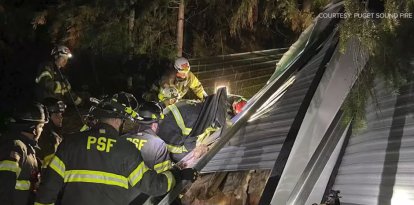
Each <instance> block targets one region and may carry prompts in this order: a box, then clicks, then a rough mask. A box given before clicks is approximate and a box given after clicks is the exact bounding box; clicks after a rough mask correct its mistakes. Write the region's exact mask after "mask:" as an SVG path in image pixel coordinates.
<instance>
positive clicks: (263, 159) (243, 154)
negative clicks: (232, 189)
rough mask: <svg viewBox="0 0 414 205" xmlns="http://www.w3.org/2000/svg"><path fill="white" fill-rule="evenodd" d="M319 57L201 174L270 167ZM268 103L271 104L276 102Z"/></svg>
mask: <svg viewBox="0 0 414 205" xmlns="http://www.w3.org/2000/svg"><path fill="white" fill-rule="evenodd" d="M321 57H322V56H317V57H315V58H313V59H312V60H311V61H310V62H309V63H308V64H307V66H306V67H305V68H303V70H301V71H300V72H299V73H298V74H297V75H296V80H295V82H294V83H293V84H292V85H291V87H289V88H288V89H287V91H286V93H285V94H284V95H283V96H282V97H281V99H280V100H279V101H278V102H276V103H275V104H273V105H272V106H270V107H269V110H268V112H267V113H265V114H264V115H262V116H260V117H259V118H258V119H256V120H254V121H250V122H248V124H247V125H246V126H245V127H244V128H243V129H241V130H239V131H238V132H237V134H235V136H233V138H232V139H231V140H230V142H229V144H228V145H227V146H226V147H224V148H223V149H222V150H220V152H219V153H218V154H217V155H215V156H214V158H213V159H212V160H211V161H210V162H209V163H208V165H207V166H206V167H204V169H203V172H212V171H217V170H220V171H234V170H249V169H270V168H272V167H273V165H274V162H275V160H276V158H277V156H278V154H279V151H280V149H281V147H282V144H283V142H284V140H285V137H286V135H287V133H288V132H289V129H290V127H291V124H292V122H293V120H294V118H295V116H296V114H297V111H298V109H299V106H300V105H301V102H302V100H303V98H304V97H305V94H306V92H307V90H308V88H309V85H310V84H311V82H312V80H313V78H314V76H315V73H316V70H317V69H318V67H319V66H317V65H318V63H320V60H321ZM273 97H274V98H277V97H278V96H273ZM269 101H273V103H274V101H275V100H274V99H272V100H269Z"/></svg>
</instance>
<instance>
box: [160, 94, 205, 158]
mask: <svg viewBox="0 0 414 205" xmlns="http://www.w3.org/2000/svg"><path fill="white" fill-rule="evenodd" d="M202 108H203V103H200V102H196V101H194V100H182V101H179V102H177V103H175V104H172V105H169V106H167V107H166V108H165V109H164V114H165V120H163V121H162V122H161V123H160V127H161V129H160V131H159V133H158V134H159V136H160V137H161V139H162V140H164V141H165V142H166V143H167V147H168V150H169V151H170V152H171V153H172V158H173V161H179V160H180V159H182V158H183V157H184V156H185V155H186V154H188V152H190V151H191V150H192V149H194V147H195V145H196V141H197V139H190V138H188V137H187V136H188V135H189V134H190V133H191V131H192V127H193V126H194V125H195V123H196V121H197V119H198V115H199V114H200V112H201V109H202ZM200 140H202V139H200ZM200 140H199V141H200Z"/></svg>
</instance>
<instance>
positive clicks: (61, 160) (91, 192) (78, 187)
mask: <svg viewBox="0 0 414 205" xmlns="http://www.w3.org/2000/svg"><path fill="white" fill-rule="evenodd" d="M174 185H175V179H174V177H173V175H172V173H171V172H169V171H166V172H163V173H162V174H157V173H156V172H155V171H152V170H150V169H148V167H147V166H146V165H145V164H144V162H143V160H142V156H141V154H140V152H139V151H138V150H137V149H136V148H135V146H134V145H133V144H132V143H130V142H129V141H127V140H125V139H122V138H120V137H119V134H118V131H117V130H115V129H114V128H113V127H112V126H110V125H107V124H103V123H98V124H97V125H96V126H94V127H93V128H92V129H91V130H89V131H84V132H80V133H76V134H74V135H72V136H67V137H65V140H63V142H62V143H61V144H60V146H59V148H58V150H57V152H56V154H55V156H54V157H53V159H52V160H51V162H50V164H49V166H48V167H47V169H46V172H45V176H44V180H42V182H41V184H40V188H39V191H38V194H37V197H36V203H35V205H41V204H52V203H55V201H56V198H57V195H58V193H59V191H61V192H62V199H61V204H62V205H66V204H77V205H82V204H85V205H86V204H88V205H95V204H96V205H115V204H117V205H118V204H128V203H129V201H130V195H131V194H134V195H137V194H139V193H137V192H143V193H146V194H148V195H155V196H157V195H162V194H165V193H166V192H167V191H169V190H170V189H171V188H172V187H173V186H174ZM132 191H133V192H132Z"/></svg>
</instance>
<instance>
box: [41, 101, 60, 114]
mask: <svg viewBox="0 0 414 205" xmlns="http://www.w3.org/2000/svg"><path fill="white" fill-rule="evenodd" d="M43 105H44V106H46V108H47V111H48V112H49V113H63V112H65V109H66V104H65V103H64V102H63V101H61V100H58V99H56V98H46V99H44V100H43Z"/></svg>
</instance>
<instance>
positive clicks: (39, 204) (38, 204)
mask: <svg viewBox="0 0 414 205" xmlns="http://www.w3.org/2000/svg"><path fill="white" fill-rule="evenodd" d="M34 205H55V203H51V204H42V203H39V202H35V203H34Z"/></svg>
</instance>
